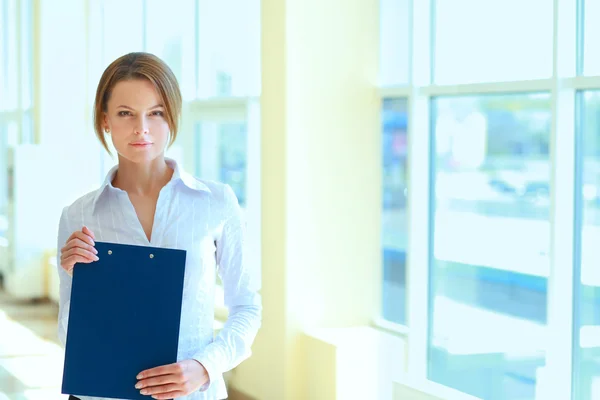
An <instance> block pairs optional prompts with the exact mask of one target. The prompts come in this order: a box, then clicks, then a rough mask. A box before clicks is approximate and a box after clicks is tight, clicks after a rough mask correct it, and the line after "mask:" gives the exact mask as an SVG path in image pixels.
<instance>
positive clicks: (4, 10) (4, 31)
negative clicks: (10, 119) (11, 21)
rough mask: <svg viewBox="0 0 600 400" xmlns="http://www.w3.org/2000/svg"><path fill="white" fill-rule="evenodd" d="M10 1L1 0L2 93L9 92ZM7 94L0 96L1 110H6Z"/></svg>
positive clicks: (0, 74)
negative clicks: (8, 44)
mask: <svg viewBox="0 0 600 400" xmlns="http://www.w3.org/2000/svg"><path fill="white" fill-rule="evenodd" d="M7 14H8V1H7V0H0V93H8V47H7V41H8V22H7V21H8V15H7ZM5 97H6V96H0V111H2V110H6V109H7V108H8V106H7V105H6V102H7V99H6V98H5Z"/></svg>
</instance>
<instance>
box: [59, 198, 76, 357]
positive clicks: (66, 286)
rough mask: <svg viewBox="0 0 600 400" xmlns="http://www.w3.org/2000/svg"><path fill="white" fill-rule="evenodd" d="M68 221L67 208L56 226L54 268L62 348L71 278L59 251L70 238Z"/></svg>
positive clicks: (66, 322) (65, 340) (65, 331)
mask: <svg viewBox="0 0 600 400" xmlns="http://www.w3.org/2000/svg"><path fill="white" fill-rule="evenodd" d="M69 228H70V227H69V220H68V217H67V207H65V208H64V209H63V211H62V214H61V216H60V223H59V224H58V243H57V250H56V255H57V260H56V266H57V269H58V278H59V305H58V339H59V340H60V342H61V343H62V345H63V346H65V345H66V343H67V325H68V322H69V305H70V303H71V282H72V278H71V276H69V274H68V273H67V272H66V271H65V270H64V269H62V267H61V266H60V256H61V251H60V249H61V248H62V247H64V245H65V244H66V242H67V239H68V238H69V236H70V231H69Z"/></svg>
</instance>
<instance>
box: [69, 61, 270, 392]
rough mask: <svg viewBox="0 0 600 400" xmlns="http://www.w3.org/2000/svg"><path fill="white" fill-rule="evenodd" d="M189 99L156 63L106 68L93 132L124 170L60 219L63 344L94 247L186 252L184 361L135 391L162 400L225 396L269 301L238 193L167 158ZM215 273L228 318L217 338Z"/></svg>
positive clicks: (147, 377) (151, 373)
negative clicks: (74, 295) (251, 263)
mask: <svg viewBox="0 0 600 400" xmlns="http://www.w3.org/2000/svg"><path fill="white" fill-rule="evenodd" d="M181 102H182V100H181V93H180V90H179V85H178V83H177V80H176V78H175V76H174V74H173V72H172V71H171V70H170V69H169V67H168V66H167V65H166V64H165V63H164V62H163V61H161V60H160V59H159V58H157V57H156V56H153V55H151V54H148V53H130V54H127V55H125V56H123V57H120V58H119V59H117V60H115V61H114V62H113V63H112V64H111V65H109V66H108V68H107V69H106V71H104V74H103V75H102V78H101V79H100V83H99V85H98V90H97V92H96V100H95V107H94V127H95V131H96V135H97V137H98V139H99V140H100V142H101V143H102V145H103V147H104V148H105V149H106V150H107V151H108V152H109V153H110V150H109V148H108V145H107V139H108V138H110V140H112V143H113V145H114V147H115V149H116V151H117V153H118V165H116V166H115V167H113V169H111V171H110V172H109V173H108V175H107V177H106V179H105V181H104V183H103V184H102V186H101V187H100V188H99V189H97V190H96V191H94V192H91V193H88V194H86V195H85V196H83V197H81V198H79V199H78V200H76V201H75V202H74V203H73V204H71V205H70V206H68V207H65V208H64V210H63V212H62V215H61V218H60V225H59V233H58V247H59V248H60V250H59V252H58V257H59V261H60V262H59V265H60V266H61V268H59V276H60V309H59V338H60V340H61V342H62V343H63V345H65V343H66V335H67V322H68V314H69V300H70V294H71V280H72V270H73V268H74V266H75V264H76V263H93V262H94V261H96V260H98V259H99V258H98V254H97V251H96V249H95V248H94V241H95V240H98V241H105V242H112V243H123V244H131V245H146V246H153V247H165V248H177V249H184V250H186V251H187V258H186V270H185V281H184V292H183V303H182V311H181V327H180V334H179V349H178V362H177V363H175V364H171V365H166V366H157V367H156V368H152V369H149V370H146V371H140V374H139V375H138V376H137V379H138V382H137V385H136V388H138V389H140V392H141V393H142V394H144V395H148V396H152V397H153V398H155V399H173V398H185V399H194V400H195V399H211V400H213V399H224V398H226V397H227V393H226V390H225V385H224V381H223V377H222V374H223V372H226V371H228V370H230V369H232V368H234V367H235V366H237V365H238V364H239V363H240V362H242V361H243V360H244V359H246V358H247V357H248V356H249V355H250V346H251V344H252V342H253V341H254V338H255V336H256V333H257V331H258V329H259V327H260V323H261V311H262V308H261V300H260V296H259V294H258V293H257V292H258V289H259V287H258V283H257V282H255V281H254V280H252V279H251V274H250V271H249V270H248V266H247V265H245V263H244V253H243V242H244V227H243V222H242V218H241V212H240V208H239V205H238V202H237V198H236V196H235V194H234V193H233V191H232V189H231V187H229V186H228V185H225V184H222V183H218V182H210V181H203V180H199V179H196V178H194V177H193V176H191V175H189V174H187V173H186V172H185V171H183V169H182V168H181V166H180V165H178V164H177V163H176V162H175V161H174V160H171V159H168V158H165V149H166V148H167V145H169V146H170V145H172V144H173V142H174V141H175V139H176V137H177V128H178V120H179V117H180V113H181V106H182V104H181ZM100 256H102V255H100ZM217 272H218V274H219V276H220V277H221V280H222V282H223V286H224V291H225V305H226V306H227V307H228V308H229V318H228V320H227V323H226V324H225V326H224V328H223V329H222V330H221V332H220V333H219V335H218V336H217V337H216V338H214V340H213V319H214V295H215V282H216V273H217ZM73 398H75V397H74V396H71V399H73ZM81 399H82V400H86V399H89V398H85V397H81Z"/></svg>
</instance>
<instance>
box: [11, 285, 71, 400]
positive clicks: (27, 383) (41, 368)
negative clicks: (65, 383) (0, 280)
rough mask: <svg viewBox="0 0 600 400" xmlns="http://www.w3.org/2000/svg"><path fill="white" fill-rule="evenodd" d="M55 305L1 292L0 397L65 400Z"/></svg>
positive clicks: (24, 399)
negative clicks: (61, 390) (16, 297)
mask: <svg viewBox="0 0 600 400" xmlns="http://www.w3.org/2000/svg"><path fill="white" fill-rule="evenodd" d="M57 313H58V307H57V306H56V305H55V304H54V303H51V302H49V301H39V302H31V301H19V300H16V299H13V298H11V297H9V296H8V295H6V294H5V293H4V292H2V291H0V400H6V399H11V400H13V399H14V400H26V399H27V400H38V399H39V400H42V399H44V400H59V399H60V400H64V399H66V398H67V396H64V395H61V394H60V386H61V380H62V369H63V362H64V358H63V349H62V347H61V346H60V344H59V342H58V339H57V337H56V327H57V325H56V319H57V318H56V316H57Z"/></svg>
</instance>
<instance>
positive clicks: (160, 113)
mask: <svg viewBox="0 0 600 400" xmlns="http://www.w3.org/2000/svg"><path fill="white" fill-rule="evenodd" d="M151 115H156V116H159V117H162V116H164V115H165V113H164V112H162V111H152V114H151Z"/></svg>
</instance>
